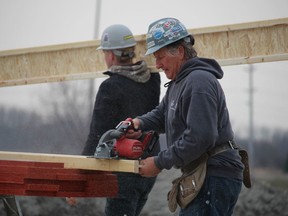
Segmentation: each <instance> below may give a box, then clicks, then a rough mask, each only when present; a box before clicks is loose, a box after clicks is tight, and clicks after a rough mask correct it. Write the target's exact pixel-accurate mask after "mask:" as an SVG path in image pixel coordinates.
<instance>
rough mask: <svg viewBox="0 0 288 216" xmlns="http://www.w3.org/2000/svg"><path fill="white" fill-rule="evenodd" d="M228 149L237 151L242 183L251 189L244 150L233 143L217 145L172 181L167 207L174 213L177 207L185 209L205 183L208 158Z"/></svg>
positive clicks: (246, 155)
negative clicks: (242, 168) (241, 171)
mask: <svg viewBox="0 0 288 216" xmlns="http://www.w3.org/2000/svg"><path fill="white" fill-rule="evenodd" d="M228 149H237V150H238V151H239V154H240V156H241V161H242V163H243V164H244V166H245V168H244V171H243V183H244V185H245V186H246V187H247V188H250V187H251V181H250V172H249V163H248V154H247V152H246V150H244V149H240V148H239V147H238V146H236V144H235V143H234V142H233V141H228V142H227V143H224V144H221V145H217V146H215V147H214V148H213V149H212V150H210V151H208V152H207V153H204V154H202V155H201V156H200V157H199V158H198V159H196V160H194V161H192V162H191V163H190V164H188V165H186V166H185V167H183V168H182V169H181V171H182V173H183V174H182V176H181V177H179V178H176V179H174V180H173V181H172V189H171V190H170V191H169V192H168V194H167V199H168V207H169V210H170V211H171V212H175V211H176V209H177V205H179V206H180V207H181V208H185V207H186V206H187V205H188V204H189V203H190V202H191V201H192V200H193V199H194V198H195V197H196V196H197V195H198V193H199V191H200V190H201V188H202V185H203V183H204V181H205V177H206V171H207V160H208V158H209V157H211V156H214V155H216V154H219V153H221V152H224V151H226V150H228Z"/></svg>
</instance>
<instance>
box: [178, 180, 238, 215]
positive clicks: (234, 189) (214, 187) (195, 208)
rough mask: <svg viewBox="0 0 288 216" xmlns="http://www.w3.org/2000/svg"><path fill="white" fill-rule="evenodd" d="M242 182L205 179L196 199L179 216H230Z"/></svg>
mask: <svg viewBox="0 0 288 216" xmlns="http://www.w3.org/2000/svg"><path fill="white" fill-rule="evenodd" d="M241 188H242V181H241V180H237V179H231V178H222V177H215V176H210V177H207V178H206V180H205V182H204V184H203V187H202V189H201V190H200V192H199V194H198V195H197V197H196V198H195V199H194V200H193V201H192V202H191V203H190V204H189V205H188V206H187V207H186V208H185V209H181V210H180V213H179V215H180V216H188V215H189V216H192V215H193V216H230V215H232V213H233V209H234V207H235V205H236V202H237V199H238V196H239V193H240V191H241Z"/></svg>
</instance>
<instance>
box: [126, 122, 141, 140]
mask: <svg viewBox="0 0 288 216" xmlns="http://www.w3.org/2000/svg"><path fill="white" fill-rule="evenodd" d="M125 121H129V122H131V124H132V125H133V128H131V129H129V130H128V131H127V133H126V135H125V136H126V137H127V138H129V139H138V138H139V137H141V135H142V131H141V130H139V127H140V120H139V119H137V118H135V119H130V118H128V119H126V120H125Z"/></svg>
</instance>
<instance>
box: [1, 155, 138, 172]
mask: <svg viewBox="0 0 288 216" xmlns="http://www.w3.org/2000/svg"><path fill="white" fill-rule="evenodd" d="M0 160H10V161H13V160H14V161H33V162H53V163H64V168H67V169H84V170H98V171H118V172H131V173H138V171H139V162H138V161H137V160H122V159H121V160H119V159H96V158H93V157H87V156H79V155H63V154H42V153H25V152H9V151H0Z"/></svg>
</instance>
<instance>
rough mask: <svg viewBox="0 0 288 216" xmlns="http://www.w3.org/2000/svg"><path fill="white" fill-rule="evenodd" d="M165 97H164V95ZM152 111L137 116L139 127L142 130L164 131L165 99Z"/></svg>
mask: <svg viewBox="0 0 288 216" xmlns="http://www.w3.org/2000/svg"><path fill="white" fill-rule="evenodd" d="M164 98H165V97H164ZM164 98H163V99H162V101H161V103H160V104H159V105H158V106H157V107H156V108H155V109H153V110H152V111H150V112H148V113H146V114H144V115H142V116H138V117H137V118H138V119H140V122H141V123H140V129H141V130H142V131H148V130H154V131H157V132H158V133H165V99H164Z"/></svg>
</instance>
